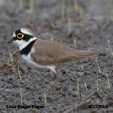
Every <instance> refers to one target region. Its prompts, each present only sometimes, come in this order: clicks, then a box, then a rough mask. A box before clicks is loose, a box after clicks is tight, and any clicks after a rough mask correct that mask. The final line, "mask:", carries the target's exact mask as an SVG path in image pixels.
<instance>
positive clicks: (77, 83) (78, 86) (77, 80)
mask: <svg viewBox="0 0 113 113" xmlns="http://www.w3.org/2000/svg"><path fill="white" fill-rule="evenodd" d="M77 92H78V93H79V78H78V79H77Z"/></svg>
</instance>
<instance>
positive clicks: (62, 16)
mask: <svg viewBox="0 0 113 113" xmlns="http://www.w3.org/2000/svg"><path fill="white" fill-rule="evenodd" d="M64 9H65V0H62V9H61V18H62V20H64Z"/></svg>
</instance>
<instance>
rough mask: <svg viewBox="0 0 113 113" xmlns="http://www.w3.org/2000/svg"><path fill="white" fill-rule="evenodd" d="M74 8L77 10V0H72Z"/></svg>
mask: <svg viewBox="0 0 113 113" xmlns="http://www.w3.org/2000/svg"><path fill="white" fill-rule="evenodd" d="M74 9H75V11H79V6H78V2H77V0H74Z"/></svg>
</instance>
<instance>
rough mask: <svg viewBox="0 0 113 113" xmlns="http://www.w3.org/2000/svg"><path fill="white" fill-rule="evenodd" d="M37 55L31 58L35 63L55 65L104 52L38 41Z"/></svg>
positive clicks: (36, 43)
mask: <svg viewBox="0 0 113 113" xmlns="http://www.w3.org/2000/svg"><path fill="white" fill-rule="evenodd" d="M34 48H35V53H31V56H32V58H33V60H34V61H35V62H37V63H38V64H41V65H55V64H61V63H67V62H71V61H74V60H78V59H82V58H88V57H91V56H96V55H99V54H103V53H102V52H88V51H80V50H76V49H73V48H70V47H67V46H64V45H62V44H59V43H56V42H50V41H47V40H41V39H38V40H37V41H36V42H35V44H34Z"/></svg>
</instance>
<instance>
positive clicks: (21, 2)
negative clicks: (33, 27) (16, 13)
mask: <svg viewBox="0 0 113 113" xmlns="http://www.w3.org/2000/svg"><path fill="white" fill-rule="evenodd" d="M19 7H20V8H23V0H19Z"/></svg>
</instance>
